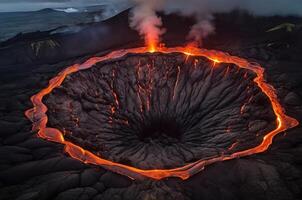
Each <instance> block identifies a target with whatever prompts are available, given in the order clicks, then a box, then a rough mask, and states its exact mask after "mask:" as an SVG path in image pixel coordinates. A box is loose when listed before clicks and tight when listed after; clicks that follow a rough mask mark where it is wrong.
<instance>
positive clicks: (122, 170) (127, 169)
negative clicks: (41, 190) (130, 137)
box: [25, 45, 298, 180]
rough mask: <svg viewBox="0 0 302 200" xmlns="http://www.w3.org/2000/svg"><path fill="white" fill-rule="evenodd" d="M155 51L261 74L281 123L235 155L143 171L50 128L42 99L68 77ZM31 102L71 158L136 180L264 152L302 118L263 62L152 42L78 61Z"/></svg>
mask: <svg viewBox="0 0 302 200" xmlns="http://www.w3.org/2000/svg"><path fill="white" fill-rule="evenodd" d="M155 51H156V52H160V53H173V52H178V53H183V54H185V55H187V56H201V57H206V58H208V59H209V60H211V61H213V63H214V65H215V63H231V64H235V65H237V66H238V67H240V68H244V69H247V70H251V71H252V72H254V73H255V74H256V75H257V77H256V78H255V79H254V82H255V83H256V84H257V85H258V87H259V88H260V89H261V90H262V92H263V93H264V94H265V95H266V96H267V97H268V98H269V100H270V103H271V106H272V108H273V111H274V114H275V116H276V124H277V126H276V128H275V129H274V130H272V131H270V132H268V133H267V134H265V136H264V137H263V139H262V142H261V143H260V144H259V145H258V146H255V147H253V148H250V149H246V150H243V151H238V152H235V153H232V154H224V155H221V156H218V157H213V158H208V159H201V160H198V161H195V162H193V163H190V164H187V165H185V166H182V167H178V168H174V169H151V170H143V169H139V168H135V167H131V166H128V165H124V164H120V163H116V162H113V161H109V160H106V159H103V158H101V157H99V156H97V155H95V154H93V153H91V152H89V151H87V150H85V149H83V148H82V147H80V146H78V145H75V144H73V143H71V142H69V141H66V140H65V139H64V135H63V133H62V132H61V131H60V130H58V129H56V128H50V127H47V122H48V116H47V115H46V112H47V107H46V105H44V104H43V102H42V100H43V97H44V96H46V95H47V94H49V93H51V92H52V90H53V89H55V88H57V87H59V86H60V85H61V84H62V82H63V81H64V79H65V78H66V76H68V75H70V74H72V73H75V72H77V71H79V70H84V69H88V68H90V67H92V66H93V65H94V64H96V63H98V62H102V61H105V60H108V59H117V58H120V57H122V56H125V55H126V54H129V53H146V52H155ZM31 101H32V103H33V105H34V107H33V108H31V109H29V110H27V111H26V112H25V114H26V116H27V117H28V118H29V119H30V120H31V121H32V122H33V130H34V131H38V136H39V137H41V138H44V139H47V140H50V141H54V142H57V143H61V144H64V145H65V151H66V152H67V153H68V154H69V155H70V156H71V157H73V158H75V159H78V160H80V161H82V162H84V163H88V164H95V165H100V166H102V167H104V168H106V169H109V170H111V171H114V172H116V173H119V174H123V175H125V176H128V177H131V178H134V179H141V178H143V177H149V178H153V179H157V180H160V179H163V178H167V177H179V178H181V179H187V178H189V177H190V176H192V175H194V174H196V173H198V172H199V171H201V170H202V169H203V168H204V167H205V166H206V165H209V164H212V163H215V162H218V161H224V160H230V159H234V158H240V157H243V156H248V155H251V154H256V153H261V152H264V151H265V150H267V149H268V148H269V146H270V145H271V144H272V140H273V138H274V137H275V136H276V135H277V134H278V133H280V132H282V131H285V130H287V129H289V128H292V127H295V126H297V125H298V121H297V120H296V119H294V118H291V117H289V116H287V115H286V114H285V111H284V109H283V108H282V106H281V104H280V103H279V101H278V98H277V95H276V93H275V89H274V88H273V86H271V85H270V84H268V83H266V82H265V79H264V69H263V68H262V67H261V66H260V65H259V64H257V63H250V62H248V61H247V60H245V59H243V58H239V57H235V56H231V55H229V54H227V53H223V52H219V51H214V50H206V49H198V48H195V47H174V48H166V47H159V48H156V47H155V46H154V45H150V46H149V47H148V48H146V47H141V48H133V49H123V50H117V51H113V52H112V53H110V54H108V55H105V56H102V57H93V58H90V59H88V60H87V61H86V62H84V63H83V64H76V65H73V66H70V67H68V68H66V69H65V70H63V71H62V72H60V73H59V74H58V75H57V76H56V77H54V78H52V79H51V80H50V81H49V85H48V86H47V87H46V88H45V89H43V90H41V91H40V92H39V93H37V94H36V95H34V96H32V97H31ZM117 105H118V103H117ZM112 112H115V108H112ZM236 145H237V143H235V144H233V145H232V146H231V147H230V148H231V149H232V148H234V147H235V146H236Z"/></svg>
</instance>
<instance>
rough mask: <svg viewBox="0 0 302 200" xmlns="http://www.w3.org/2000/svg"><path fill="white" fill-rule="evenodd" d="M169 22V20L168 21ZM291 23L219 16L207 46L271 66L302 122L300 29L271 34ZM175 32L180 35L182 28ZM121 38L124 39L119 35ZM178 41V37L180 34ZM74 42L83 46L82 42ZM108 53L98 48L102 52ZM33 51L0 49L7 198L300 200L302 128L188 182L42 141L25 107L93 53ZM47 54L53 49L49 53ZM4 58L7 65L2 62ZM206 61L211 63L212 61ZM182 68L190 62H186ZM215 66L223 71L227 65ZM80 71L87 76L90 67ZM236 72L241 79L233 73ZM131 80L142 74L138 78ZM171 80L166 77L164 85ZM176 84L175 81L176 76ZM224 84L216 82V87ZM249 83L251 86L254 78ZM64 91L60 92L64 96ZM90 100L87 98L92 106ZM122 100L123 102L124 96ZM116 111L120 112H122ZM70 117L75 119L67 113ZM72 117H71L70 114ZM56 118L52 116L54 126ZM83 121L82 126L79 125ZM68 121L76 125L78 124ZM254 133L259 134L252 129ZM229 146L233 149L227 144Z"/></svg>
mask: <svg viewBox="0 0 302 200" xmlns="http://www.w3.org/2000/svg"><path fill="white" fill-rule="evenodd" d="M117 18H118V19H120V20H124V27H128V18H127V17H123V18H121V17H120V16H117ZM163 20H168V19H167V18H163ZM295 20H296V21H295ZM287 21H290V22H292V23H296V22H297V23H298V21H301V19H300V18H299V19H292V18H278V17H269V18H260V19H259V18H253V17H244V16H237V15H235V14H232V15H222V16H217V18H216V23H217V25H216V27H217V30H216V34H215V35H214V36H211V37H210V38H209V39H208V40H206V41H204V45H205V47H206V48H209V49H218V50H223V51H227V52H229V53H230V54H233V55H238V56H240V57H244V58H248V59H249V60H251V61H252V60H255V61H257V62H259V63H260V64H261V65H262V66H263V67H265V70H266V71H265V73H266V80H267V81H268V82H269V83H270V84H272V85H273V86H274V87H275V89H276V91H277V94H278V97H279V99H280V102H281V104H282V105H283V106H284V109H285V110H286V113H287V114H288V115H289V116H292V117H294V118H296V119H298V121H300V122H301V121H302V100H301V97H302V83H301V77H302V68H301V63H302V59H301V51H302V41H301V38H302V31H301V30H300V31H296V32H292V33H286V32H283V31H280V32H276V33H274V32H272V33H266V32H265V31H266V30H268V29H269V28H272V26H275V25H278V24H280V23H284V22H287ZM180 23H181V21H180V20H178V21H177V23H175V24H177V25H178V26H176V27H181V28H178V29H183V27H184V26H180ZM299 23H300V22H299ZM164 24H172V22H170V21H165V23H164ZM119 26H120V24H119ZM255 27H257V28H255ZM118 28H119V27H118ZM115 30H121V29H115ZM167 30H169V29H167ZM116 32H118V31H116ZM113 33H115V32H114V31H112V32H111V34H113ZM177 33H178V34H179V32H177ZM119 34H120V32H119ZM124 35H125V37H123V39H125V38H126V34H124ZM69 37H71V36H69ZM119 38H121V37H120V35H119ZM65 39H66V38H65ZM168 39H169V38H167V41H168ZM299 39H300V40H299ZM172 40H173V41H175V39H172ZM64 41H65V40H60V44H61V45H62V49H58V50H56V52H58V54H56V55H61V54H62V52H69V51H66V49H64V48H66V46H64V45H65V43H64ZM66 41H67V43H66V45H67V46H68V45H70V42H68V39H66ZM106 41H109V39H108V40H107V39H106ZM73 43H74V42H73ZM125 43H126V42H125ZM183 43H184V41H180V42H179V44H180V45H182V44H183ZM26 44H27V45H28V46H29V48H30V44H28V43H26V41H25V42H24V43H22V45H26ZM173 44H174V43H173ZM173 44H170V43H168V42H167V45H170V46H172V45H173ZM76 45H77V46H80V45H79V44H78V43H76ZM82 45H85V44H82ZM120 45H122V44H120ZM84 47H85V48H84ZM84 47H83V48H82V46H81V48H80V49H81V50H83V51H85V50H86V49H87V46H84ZM94 47H95V45H94ZM102 50H103V49H99V51H102ZM50 51H53V50H50ZM28 53H29V50H28V49H27V48H25V46H20V45H19V44H17V43H16V44H15V43H13V44H11V46H10V47H5V48H2V47H1V48H0V72H1V73H0V81H1V82H0V91H1V92H0V127H1V131H0V199H1V200H12V199H18V200H58V199H62V200H69V199H71V200H74V199H78V200H90V199H92V200H117V199H120V200H136V199H138V200H141V199H152V200H153V199H160V200H161V199H163V200H170V199H173V200H183V199H185V200H191V199H193V200H195V199H196V200H200V199H206V200H212V199H213V200H219V199H224V200H225V199H227V200H255V199H257V200H259V199H260V200H262V199H263V200H270V199H274V200H300V199H301V196H302V156H301V155H302V134H301V132H302V129H301V126H298V127H296V128H294V129H291V130H288V131H286V132H285V133H280V134H279V135H278V136H277V137H276V138H274V142H273V144H272V146H271V147H270V148H269V149H268V150H267V151H266V152H264V153H261V154H257V155H252V156H248V157H244V158H240V159H235V160H230V161H224V162H219V163H215V164H213V165H210V166H207V167H206V168H205V169H204V170H203V171H202V172H200V173H198V174H196V175H194V176H193V177H191V178H189V179H188V180H185V181H182V180H180V179H176V178H168V179H164V180H161V181H154V180H151V179H147V180H144V181H138V180H132V179H130V178H128V177H125V176H122V175H118V174H115V173H112V172H110V171H108V170H105V169H103V168H101V167H97V166H93V165H86V164H83V163H81V162H79V161H77V160H75V159H72V158H70V157H69V156H68V155H66V154H65V153H64V149H63V146H62V145H60V144H56V143H52V142H49V141H45V140H43V139H40V138H38V137H37V136H36V132H32V131H31V125H32V124H31V123H30V121H29V120H28V119H26V117H25V116H24V111H25V110H27V109H28V108H30V107H32V104H31V102H30V97H31V96H32V95H34V94H36V93H37V92H39V91H40V90H41V89H42V88H45V87H46V86H47V84H48V80H49V79H51V78H52V77H54V76H55V75H56V74H57V73H58V72H60V71H61V70H63V69H64V68H66V66H69V65H72V64H74V63H81V62H83V61H84V60H86V59H87V58H88V57H91V55H89V56H88V57H85V58H83V57H82V55H83V54H79V55H77V56H78V58H72V59H71V58H65V57H62V58H61V60H63V61H61V62H48V61H49V60H48V61H47V62H46V61H45V60H44V59H41V60H40V61H39V62H36V60H35V59H36V58H35V57H34V56H29V55H28ZM91 54H92V53H91ZM46 55H52V54H51V53H50V54H47V53H45V56H46ZM4 57H5V62H2V61H3V58H4ZM79 57H80V58H79ZM8 60H12V61H13V62H14V64H4V63H8V62H7V61H8ZM25 61H26V62H25ZM42 61H43V62H42ZM190 62H192V61H190ZM24 63H27V64H26V65H25V64H24ZM28 63H31V64H28ZM202 63H203V65H204V66H207V64H206V62H202ZM105 65H107V69H108V71H107V73H105V72H104V74H105V75H107V77H108V78H109V77H111V74H112V73H111V72H112V71H111V69H112V67H110V63H107V64H105ZM129 67H130V68H131V65H129ZM132 67H133V66H132ZM182 67H184V66H183V65H182ZM91 69H94V70H97V69H99V70H101V69H102V68H101V66H95V67H93V68H91ZM183 69H184V68H183ZM217 69H218V70H222V69H225V68H224V67H223V66H221V67H220V68H217ZM174 70H175V68H174ZM196 72H197V71H196ZM218 72H219V71H217V72H215V73H218ZM86 73H88V71H87V72H86ZM81 74H82V75H84V71H83V73H82V72H81ZM74 75H75V76H71V77H70V78H75V80H76V79H77V78H79V77H77V76H78V75H80V74H74ZM87 75H88V74H87ZM233 76H235V77H236V75H235V74H233ZM173 77H174V76H173ZM240 77H241V76H240ZM116 78H118V77H116ZM110 80H111V79H110ZM115 80H117V79H115ZM121 80H123V79H121ZM125 80H126V79H125ZM133 80H136V79H134V78H133ZM235 80H236V79H235ZM235 80H234V81H235ZM67 81H68V80H67ZM165 81H166V80H163V82H165ZM172 81H175V77H174V79H172ZM66 83H67V82H66ZM220 83H221V82H217V83H216V84H220ZM245 83H246V84H248V82H244V84H245ZM70 84H71V82H70ZM87 84H88V83H87ZM66 86H67V84H66V85H65V87H66ZM123 87H124V86H123ZM236 87H237V86H236ZM62 91H63V90H62ZM62 91H61V94H62V95H64V93H63V92H62ZM117 91H119V90H117ZM252 91H254V90H252ZM255 92H256V91H255ZM58 93H59V90H58V91H57V93H53V95H58ZM109 94H110V93H109ZM255 94H257V92H256V93H255ZM243 95H246V94H245V93H244V94H243ZM253 95H254V94H253ZM119 96H121V94H120V95H119ZM90 97H93V96H90ZM130 97H131V96H130V94H129V95H127V98H130ZM49 98H50V97H49ZM88 98H89V96H88ZM49 100H50V99H49ZM70 100H71V99H70ZM92 100H93V98H92ZM90 101H91V98H90ZM88 102H89V101H88V100H87V102H86V103H88ZM108 102H109V103H110V102H112V96H109V97H108ZM120 102H122V101H121V100H120ZM83 105H84V104H83ZM81 106H82V105H81ZM88 106H89V105H88ZM109 106H110V105H108V107H109ZM135 106H137V105H135ZM107 110H108V108H107ZM50 112H51V110H50ZM116 112H117V113H119V112H121V111H118V109H117V110H116ZM55 113H58V112H55ZM82 113H86V112H82ZM87 113H88V112H87ZM251 114H255V113H251ZM68 116H70V115H69V113H68ZM106 116H110V112H109V113H106ZM256 116H257V119H255V120H261V119H259V118H258V117H259V115H256ZM260 117H261V116H260ZM262 117H263V116H262ZM265 117H267V116H265ZM66 119H68V120H69V118H66ZM68 120H67V121H68ZM255 120H251V121H250V120H249V124H248V126H246V128H248V129H249V132H250V131H253V130H256V129H258V128H259V127H257V126H259V125H258V124H262V122H261V123H258V122H254V121H255ZM264 121H266V123H268V124H267V125H266V126H269V125H270V120H264ZM54 122H55V121H54V120H53V122H52V123H54ZM71 122H72V121H70V123H71ZM129 124H130V123H129ZM263 124H264V122H263ZM79 125H81V122H80V123H79ZM70 126H71V127H73V126H74V122H72V124H70ZM251 133H252V132H251ZM252 135H253V136H254V134H252ZM111 136H112V135H111ZM69 139H70V140H71V139H72V138H69ZM253 141H255V140H253ZM75 142H76V141H75ZM129 147H131V145H130V146H129ZM223 147H227V145H225V146H223ZM92 150H93V149H92ZM108 156H110V155H108ZM132 164H133V165H135V164H138V163H132ZM161 164H162V162H161Z"/></svg>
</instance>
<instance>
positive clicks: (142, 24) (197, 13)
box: [130, 0, 302, 44]
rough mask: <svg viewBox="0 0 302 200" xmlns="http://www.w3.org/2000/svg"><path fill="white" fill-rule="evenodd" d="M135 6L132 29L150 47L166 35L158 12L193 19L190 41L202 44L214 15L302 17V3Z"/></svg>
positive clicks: (198, 0)
mask: <svg viewBox="0 0 302 200" xmlns="http://www.w3.org/2000/svg"><path fill="white" fill-rule="evenodd" d="M130 1H131V3H134V8H133V10H132V15H131V17H130V26H131V27H132V28H134V29H136V30H138V31H139V33H140V34H141V35H142V36H144V38H145V41H146V43H147V44H151V43H152V42H154V44H156V43H157V42H159V41H160V36H161V35H162V34H163V33H164V29H163V24H162V21H161V18H160V17H159V16H158V15H157V12H159V11H163V12H165V13H166V14H170V13H178V14H180V15H183V16H194V17H195V19H196V24H195V25H193V26H192V27H191V30H190V32H189V34H188V39H189V40H195V41H199V42H201V41H202V38H204V37H206V36H208V35H209V34H211V33H213V32H214V31H215V27H214V25H213V23H212V21H213V19H214V17H213V13H225V12H230V11H232V10H235V9H237V10H246V11H248V12H249V13H251V14H253V15H258V16H270V15H300V16H302V2H301V0H288V1H285V0H265V1H264V0H130Z"/></svg>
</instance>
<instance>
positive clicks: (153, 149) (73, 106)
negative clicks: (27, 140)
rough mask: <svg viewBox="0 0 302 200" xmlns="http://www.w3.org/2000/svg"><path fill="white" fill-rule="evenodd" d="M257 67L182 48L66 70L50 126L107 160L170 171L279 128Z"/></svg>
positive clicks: (51, 101)
mask: <svg viewBox="0 0 302 200" xmlns="http://www.w3.org/2000/svg"><path fill="white" fill-rule="evenodd" d="M255 76H256V75H255V74H253V72H251V71H249V70H246V69H242V68H239V67H238V66H236V65H231V64H223V63H214V62H213V61H211V60H208V59H207V58H205V57H192V56H189V57H188V56H186V55H184V54H179V53H170V54H162V53H156V54H134V55H126V56H124V57H123V58H120V59H118V60H109V61H106V62H102V63H98V64H96V65H95V66H93V67H92V68H89V69H87V70H82V71H78V72H76V73H74V74H71V75H69V76H68V77H67V78H66V79H65V80H64V82H63V84H62V85H61V86H60V87H59V88H57V89H55V90H54V91H52V93H51V94H50V95H49V96H47V98H46V101H45V104H46V106H47V107H48V113H47V115H48V117H49V127H54V128H59V129H60V130H61V131H62V132H63V133H64V137H65V139H66V140H69V141H72V142H73V143H75V144H77V145H79V146H81V147H82V148H84V149H87V150H89V151H91V152H93V153H95V154H97V155H99V156H100V157H102V158H106V159H108V160H112V161H115V162H118V163H122V164H127V165H130V166H134V167H137V168H142V169H158V168H161V169H166V168H175V167H179V166H183V165H185V164H188V163H190V162H193V161H196V160H200V159H206V158H210V157H218V156H220V155H222V154H229V153H232V152H236V151H239V150H244V149H248V148H252V147H254V146H257V145H259V144H260V143H261V142H262V138H263V136H264V134H265V133H268V132H269V131H271V130H273V129H274V128H275V127H276V124H275V118H276V117H275V115H274V112H273V110H272V108H271V105H270V102H269V100H268V98H267V97H266V96H265V94H263V93H262V91H261V90H260V88H258V86H257V85H256V84H255V83H254V82H253V79H254V78H255Z"/></svg>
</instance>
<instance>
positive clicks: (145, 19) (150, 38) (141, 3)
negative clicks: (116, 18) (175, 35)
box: [130, 0, 165, 48]
mask: <svg viewBox="0 0 302 200" xmlns="http://www.w3.org/2000/svg"><path fill="white" fill-rule="evenodd" d="M134 1H135V3H136V6H135V7H134V8H133V10H132V13H131V16H130V26H131V27H132V28H134V29H136V30H137V31H138V32H139V34H140V35H142V36H144V38H145V43H146V44H148V45H149V46H150V47H151V48H155V46H156V45H157V43H158V42H159V40H160V35H162V34H163V33H164V32H165V30H164V29H163V28H162V20H161V18H160V17H159V16H157V15H156V11H158V10H161V9H162V5H163V3H164V1H163V0H152V1H145V0H134Z"/></svg>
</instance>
